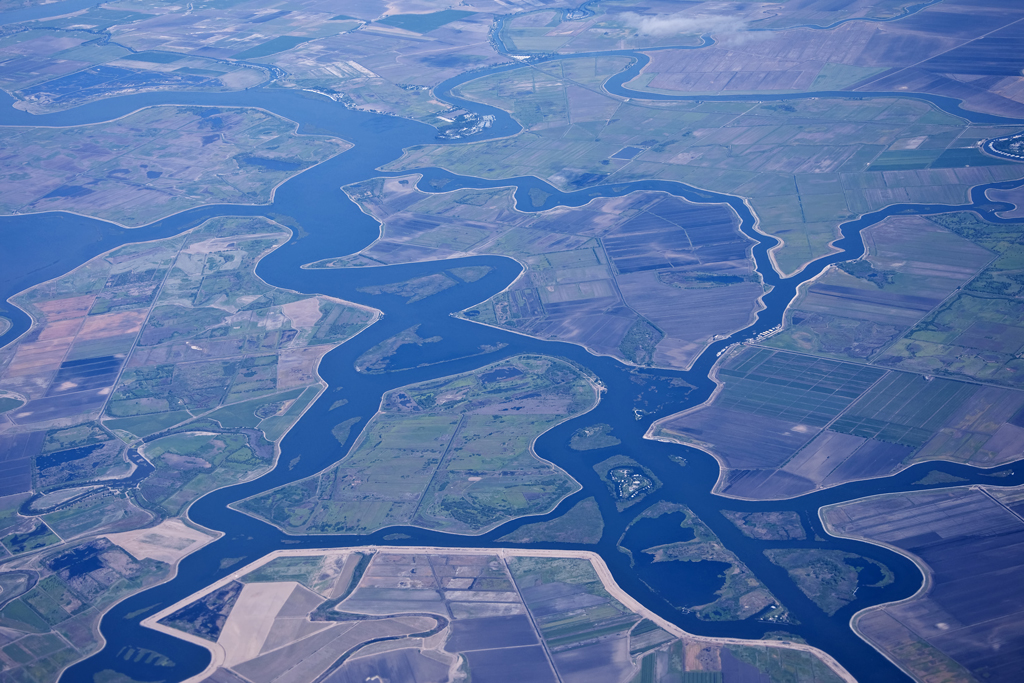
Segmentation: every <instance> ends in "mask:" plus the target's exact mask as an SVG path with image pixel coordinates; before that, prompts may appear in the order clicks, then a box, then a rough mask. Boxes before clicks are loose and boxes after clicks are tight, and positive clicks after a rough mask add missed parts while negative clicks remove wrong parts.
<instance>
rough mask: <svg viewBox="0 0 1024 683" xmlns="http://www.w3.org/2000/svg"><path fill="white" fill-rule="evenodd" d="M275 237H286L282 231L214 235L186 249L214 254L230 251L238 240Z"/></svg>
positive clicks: (194, 252)
mask: <svg viewBox="0 0 1024 683" xmlns="http://www.w3.org/2000/svg"><path fill="white" fill-rule="evenodd" d="M274 237H286V235H285V234H284V233H281V232H264V233H260V234H258V235H238V236H235V237H214V238H213V239H208V240H203V241H202V242H196V243H195V244H190V245H188V247H187V248H186V249H185V250H184V253H186V254H214V253H217V252H220V251H229V250H231V249H233V248H234V246H235V244H236V243H237V242H241V241H249V240H257V239H267V238H274Z"/></svg>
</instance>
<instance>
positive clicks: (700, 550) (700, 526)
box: [631, 503, 790, 623]
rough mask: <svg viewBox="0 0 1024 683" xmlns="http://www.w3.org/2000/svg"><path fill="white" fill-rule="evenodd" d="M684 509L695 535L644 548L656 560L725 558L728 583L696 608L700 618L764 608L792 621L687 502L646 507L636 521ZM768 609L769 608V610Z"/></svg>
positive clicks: (768, 616)
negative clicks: (713, 596)
mask: <svg viewBox="0 0 1024 683" xmlns="http://www.w3.org/2000/svg"><path fill="white" fill-rule="evenodd" d="M678 512H682V513H683V515H685V518H684V520H683V521H682V527H683V528H684V529H690V530H692V531H693V536H694V537H693V539H691V540H689V541H683V542H681V543H669V544H666V545H660V546H655V547H653V548H648V549H646V550H644V552H645V553H648V554H650V555H653V556H654V561H655V562H702V561H711V562H724V563H726V564H728V565H730V566H729V569H727V570H726V572H725V584H724V585H723V586H722V587H721V588H720V589H718V591H717V592H716V595H717V596H718V597H717V598H716V599H715V601H714V602H711V603H708V604H707V605H700V606H697V607H695V608H693V611H694V612H695V613H696V614H697V616H698V617H700V618H701V619H707V620H709V621H739V620H741V619H748V618H750V617H752V616H754V615H755V614H759V613H761V612H765V613H764V614H763V615H762V616H761V619H763V620H766V621H773V622H778V623H787V622H789V621H790V617H789V612H788V611H787V610H786V608H785V607H783V606H782V603H780V602H779V601H778V600H777V599H776V598H775V596H774V595H772V593H771V591H769V590H768V589H767V588H766V587H765V586H764V584H762V583H761V582H760V581H759V580H758V578H757V577H756V576H755V575H754V573H753V572H751V571H750V569H748V568H747V566H746V565H745V564H744V563H743V562H742V561H741V560H740V559H739V558H738V557H736V555H735V554H734V553H733V552H732V551H731V550H729V549H728V548H726V547H725V546H724V545H722V542H721V540H719V538H718V536H717V535H715V532H713V531H712V530H711V529H710V528H709V527H708V526H707V525H706V524H704V522H702V521H701V520H700V519H699V518H698V517H697V515H695V514H694V513H693V511H692V510H690V509H689V508H687V507H686V506H684V505H676V504H664V503H661V504H657V505H655V506H653V507H651V508H649V509H648V510H646V511H644V512H643V513H642V514H641V515H639V516H638V517H637V518H636V519H634V520H633V522H632V523H631V525H632V524H633V523H636V522H637V521H639V520H640V519H643V518H644V517H660V516H661V515H664V514H673V513H678ZM766 610H767V611H766Z"/></svg>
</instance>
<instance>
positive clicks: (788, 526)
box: [722, 510, 807, 541]
mask: <svg viewBox="0 0 1024 683" xmlns="http://www.w3.org/2000/svg"><path fill="white" fill-rule="evenodd" d="M722 514H723V515H724V516H725V518H726V519H728V520H729V521H730V522H732V523H733V524H735V525H736V528H738V529H739V530H740V531H742V532H743V535H744V536H747V537H749V538H756V539H757V540H759V541H802V540H804V539H805V538H807V534H806V532H804V525H803V523H802V522H801V521H800V514H799V513H797V512H792V511H790V510H782V511H779V512H733V511H732V510H722Z"/></svg>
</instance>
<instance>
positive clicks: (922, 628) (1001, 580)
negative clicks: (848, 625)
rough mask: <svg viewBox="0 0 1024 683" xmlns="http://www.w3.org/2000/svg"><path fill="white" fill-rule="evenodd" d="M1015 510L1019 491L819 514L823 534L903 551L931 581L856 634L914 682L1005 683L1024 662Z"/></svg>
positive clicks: (884, 499)
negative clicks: (994, 682) (998, 682)
mask: <svg viewBox="0 0 1024 683" xmlns="http://www.w3.org/2000/svg"><path fill="white" fill-rule="evenodd" d="M1022 500H1024V494H1022V488H1021V487H1019V486H1018V487H1012V488H999V487H986V486H972V487H969V488H967V487H961V488H954V489H944V490H940V491H920V492H914V493H902V494H892V495H883V496H874V497H871V498H864V499H861V500H856V501H852V502H847V503H840V504H837V505H832V506H828V507H826V508H824V509H823V511H822V519H823V521H824V522H825V524H826V528H827V530H828V531H829V532H830V533H832V534H835V535H837V536H841V537H848V538H858V539H865V540H868V541H871V542H874V543H884V544H886V545H888V546H890V547H894V548H896V549H899V550H903V551H905V552H906V553H908V554H912V555H911V556H912V557H913V558H916V559H915V561H916V562H917V563H918V564H919V565H920V566H921V569H922V571H923V572H925V573H927V574H928V576H929V577H930V582H929V583H928V584H927V587H926V589H925V590H924V591H923V592H922V593H921V594H919V595H916V596H915V597H914V598H913V599H911V600H908V601H905V602H900V603H894V604H889V605H884V606H880V607H875V608H872V609H870V610H867V611H865V612H861V613H860V614H859V615H858V616H857V617H856V619H855V621H854V628H855V629H856V630H857V632H858V633H859V634H860V635H861V636H862V637H864V638H866V639H867V640H868V641H869V642H870V643H871V644H873V645H874V646H875V647H877V648H879V649H880V650H881V651H882V652H884V653H885V654H886V656H888V657H890V658H891V659H892V660H893V661H895V662H896V663H897V664H899V665H900V666H901V667H902V668H904V669H905V670H906V671H908V672H909V673H911V675H913V676H914V677H915V678H919V679H921V680H925V679H928V680H946V681H951V680H1012V679H1013V678H1014V676H1016V672H1017V671H1018V670H1019V669H1020V666H1021V657H1022V656H1024V655H1022V652H1024V649H1022V647H1021V643H1022V642H1024V631H1022V627H1021V624H1022V623H1024V622H1022V620H1021V614H1020V611H1019V610H1020V605H1021V602H1020V600H1018V599H1017V597H1018V596H1017V589H1016V588H1014V586H1017V585H1019V584H1020V582H1019V581H1018V580H1017V575H1018V574H1019V573H1020V567H1021V566H1022V557H1021V547H1022V546H1021V539H1022V538H1024V526H1022V523H1021V517H1020V514H1021V511H1022ZM995 585H998V586H1000V587H1001V588H1000V592H999V595H998V599H993V593H992V587H993V586H995ZM995 643H998V644H999V647H993V646H992V645H993V644H995Z"/></svg>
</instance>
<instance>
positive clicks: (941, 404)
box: [830, 372, 977, 448]
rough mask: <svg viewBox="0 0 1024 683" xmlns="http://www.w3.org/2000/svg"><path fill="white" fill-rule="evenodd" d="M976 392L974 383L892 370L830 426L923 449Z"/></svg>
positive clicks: (834, 429) (837, 429) (841, 430)
mask: <svg viewBox="0 0 1024 683" xmlns="http://www.w3.org/2000/svg"><path fill="white" fill-rule="evenodd" d="M975 391H977V387H976V386H975V385H972V384H964V383H962V382H952V381H949V380H942V379H929V378H925V377H922V376H920V375H911V374H908V373H902V372H899V373H896V372H894V373H890V374H889V375H887V376H885V377H884V378H882V379H881V380H880V381H879V382H878V383H877V384H875V385H874V386H873V387H871V389H870V390H869V391H867V392H865V393H864V394H863V395H861V397H860V398H859V399H857V401H856V402H855V403H854V404H853V405H852V406H850V408H849V409H848V410H847V411H846V412H844V413H843V415H842V417H840V418H839V419H838V420H836V421H835V422H834V423H833V424H832V426H831V427H830V429H832V431H836V432H842V433H844V434H853V435H854V436H862V437H865V438H868V439H878V440H879V441H886V442H889V443H898V444H902V445H904V446H912V447H914V448H920V447H921V446H923V445H924V444H925V443H926V442H927V441H928V440H929V439H930V438H931V437H932V436H933V435H934V434H935V432H937V431H938V430H939V429H940V428H941V427H942V426H943V425H944V424H945V423H946V420H947V419H949V417H950V416H951V415H952V414H953V412H954V411H956V410H957V408H959V407H960V406H961V405H963V403H964V402H965V401H967V400H968V399H969V398H971V396H973V395H974V393H975Z"/></svg>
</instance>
